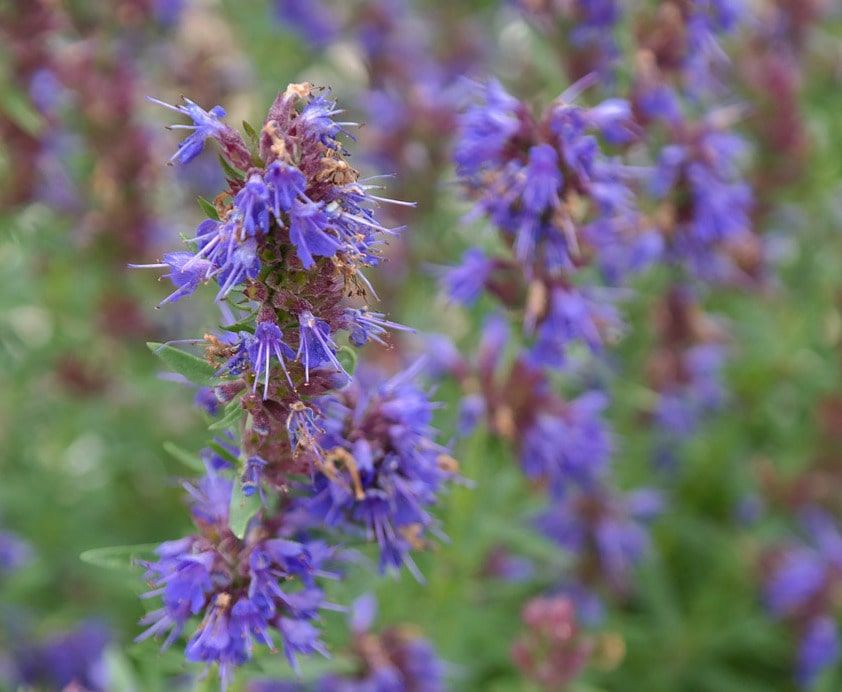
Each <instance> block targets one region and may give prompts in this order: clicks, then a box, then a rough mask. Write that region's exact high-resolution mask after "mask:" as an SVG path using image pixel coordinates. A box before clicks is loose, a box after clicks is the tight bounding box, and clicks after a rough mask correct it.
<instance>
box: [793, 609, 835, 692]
mask: <svg viewBox="0 0 842 692" xmlns="http://www.w3.org/2000/svg"><path fill="white" fill-rule="evenodd" d="M838 659H839V630H838V628H837V627H836V621H835V620H834V619H833V618H832V617H827V616H821V617H817V618H815V619H814V620H812V621H810V623H809V624H808V625H807V629H806V630H805V632H804V634H803V636H802V638H801V644H800V645H799V647H798V664H797V669H796V678H797V680H798V683H799V684H800V685H801V686H802V687H804V688H809V687H811V686H812V685H813V682H814V681H815V679H816V678H817V677H818V676H819V675H820V674H821V673H822V671H824V670H826V669H827V668H829V667H830V666H832V665H833V664H835V663H836V661H837V660H838Z"/></svg>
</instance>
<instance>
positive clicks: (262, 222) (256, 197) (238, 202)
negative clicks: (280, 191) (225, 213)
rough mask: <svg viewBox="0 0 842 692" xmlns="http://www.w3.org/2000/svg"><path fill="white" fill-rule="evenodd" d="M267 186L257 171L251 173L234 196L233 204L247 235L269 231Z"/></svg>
mask: <svg viewBox="0 0 842 692" xmlns="http://www.w3.org/2000/svg"><path fill="white" fill-rule="evenodd" d="M268 201H269V188H268V187H267V186H266V184H265V183H264V182H263V179H262V178H261V177H260V175H259V174H257V173H252V175H251V176H250V177H249V179H248V180H247V181H246V184H245V185H243V188H242V189H241V190H240V191H239V192H238V193H237V196H236V197H235V198H234V206H235V207H236V208H237V210H238V212H239V213H240V216H241V218H242V225H243V231H244V232H245V234H246V235H247V236H254V235H257V234H258V233H260V234H265V233H268V231H269V208H268V206H267V203H268Z"/></svg>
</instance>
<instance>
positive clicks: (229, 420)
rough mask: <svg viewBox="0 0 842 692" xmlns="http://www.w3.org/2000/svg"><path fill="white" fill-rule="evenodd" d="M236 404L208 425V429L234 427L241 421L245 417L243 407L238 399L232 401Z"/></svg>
mask: <svg viewBox="0 0 842 692" xmlns="http://www.w3.org/2000/svg"><path fill="white" fill-rule="evenodd" d="M232 403H234V404H236V405H235V406H232V407H231V408H230V409H228V410H227V411H226V412H225V415H224V416H222V418H220V419H219V420H218V421H216V422H215V423H212V424H211V425H209V426H208V430H225V429H226V428H233V427H234V426H235V424H236V423H239V421H240V419H241V418H242V417H243V409H242V408H241V407H240V402H239V401H237V400H236V399H235V400H234V401H233V402H232Z"/></svg>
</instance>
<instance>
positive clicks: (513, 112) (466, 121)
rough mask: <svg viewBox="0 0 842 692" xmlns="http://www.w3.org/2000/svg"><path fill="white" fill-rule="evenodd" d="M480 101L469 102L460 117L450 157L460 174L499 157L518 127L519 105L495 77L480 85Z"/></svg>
mask: <svg viewBox="0 0 842 692" xmlns="http://www.w3.org/2000/svg"><path fill="white" fill-rule="evenodd" d="M479 91H480V95H481V97H482V101H481V102H480V103H477V104H474V105H472V106H471V107H470V108H468V110H467V111H466V112H465V114H464V115H463V116H462V120H461V132H460V136H459V139H458V140H457V142H456V149H455V151H454V154H453V157H454V160H455V161H456V165H457V167H458V169H459V173H460V175H465V176H473V175H475V174H477V173H479V171H480V169H482V168H483V167H484V166H485V165H486V164H489V163H494V162H496V161H498V160H499V157H500V156H501V155H502V153H503V150H504V149H505V147H506V144H507V143H508V141H509V139H510V138H511V137H512V136H514V135H515V133H516V132H517V131H518V128H519V127H520V121H519V118H518V109H519V107H520V104H519V102H518V100H517V99H516V98H514V97H513V96H510V95H509V94H508V92H506V90H505V89H504V88H503V85H502V84H500V82H498V81H496V80H491V81H490V82H489V83H488V84H486V85H484V86H483V87H481V88H480V90H479Z"/></svg>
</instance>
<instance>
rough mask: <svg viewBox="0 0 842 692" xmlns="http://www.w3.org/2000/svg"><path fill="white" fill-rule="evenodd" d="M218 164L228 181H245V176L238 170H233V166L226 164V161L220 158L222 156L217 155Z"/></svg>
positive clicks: (222, 157)
mask: <svg viewBox="0 0 842 692" xmlns="http://www.w3.org/2000/svg"><path fill="white" fill-rule="evenodd" d="M219 164H220V165H221V166H222V170H223V171H225V175H226V176H227V177H228V178H229V179H231V180H245V179H246V174H245V173H243V172H242V171H241V170H240V169H238V168H234V166H232V165H231V164H230V163H229V162H228V160H227V159H226V158H225V157H224V156H222V154H220V155H219Z"/></svg>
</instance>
